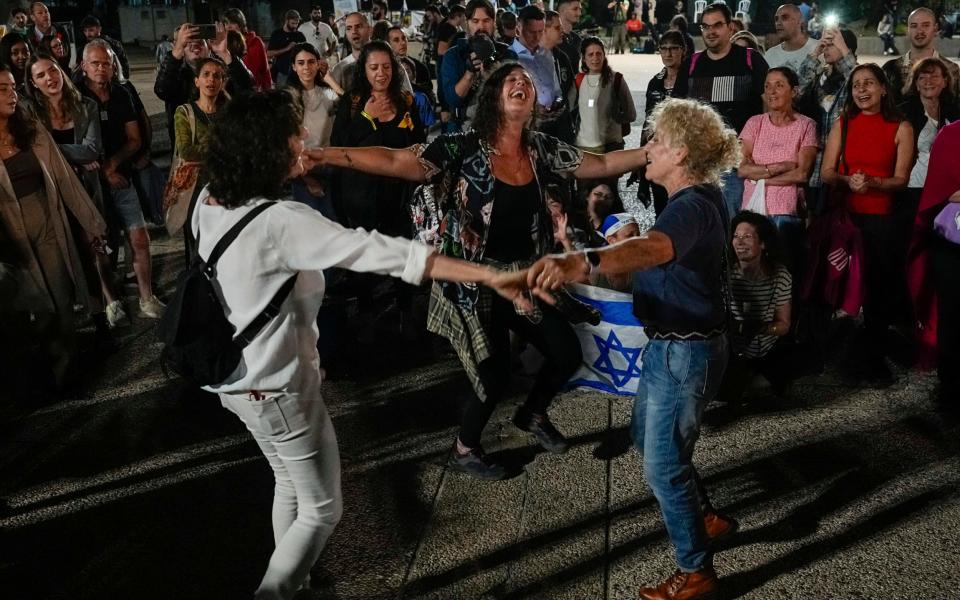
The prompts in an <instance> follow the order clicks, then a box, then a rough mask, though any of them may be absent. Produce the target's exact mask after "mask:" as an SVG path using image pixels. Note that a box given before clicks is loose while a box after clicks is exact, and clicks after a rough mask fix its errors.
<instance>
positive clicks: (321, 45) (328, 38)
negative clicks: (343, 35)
mask: <svg viewBox="0 0 960 600" xmlns="http://www.w3.org/2000/svg"><path fill="white" fill-rule="evenodd" d="M297 31H299V32H300V33H302V34H303V37H305V38H307V42H309V43H310V44H312V45H313V47H314V48H316V49H317V52H319V53H320V56H327V55H328V54H330V52H328V50H329V49H330V45H331V43H332V44H333V51H334V52H336V51H337V36H336V34H335V33H333V30H332V29H330V26H329V25H327V24H326V23H324V22H323V21H321V22H319V23H317V24H316V25H314V24H313V21H307V22H305V23H304V24H303V25H301V26H300V27H299V29H297Z"/></svg>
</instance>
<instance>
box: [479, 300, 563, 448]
mask: <svg viewBox="0 0 960 600" xmlns="http://www.w3.org/2000/svg"><path fill="white" fill-rule="evenodd" d="M541 311H542V312H543V319H542V320H541V321H540V322H539V323H533V322H531V321H530V320H529V319H528V318H527V317H524V316H521V315H518V314H517V313H516V311H515V310H514V308H513V304H512V303H510V302H508V301H506V300H504V299H503V298H500V297H499V296H495V297H494V299H493V308H492V313H493V314H492V315H491V324H490V329H489V330H488V335H489V340H490V357H489V358H488V359H487V360H485V361H483V362H481V363H480V364H479V365H478V371H479V374H480V381H481V383H482V384H483V388H484V390H485V391H486V393H487V399H486V400H480V398H478V397H477V396H476V395H475V394H473V395H471V398H470V400H468V401H467V405H466V407H465V408H464V411H463V420H462V421H461V423H460V441H461V442H462V443H463V445H464V446H467V447H468V448H476V447H478V446H479V445H480V435H481V433H483V428H484V427H486V425H487V421H489V420H490V415H492V414H493V410H494V408H496V406H497V403H498V402H500V400H502V399H503V398H504V396H506V392H507V387H508V383H509V375H510V331H514V332H515V333H517V334H519V335H521V336H523V338H524V339H525V340H526V341H528V342H530V343H531V344H533V346H534V348H536V349H537V350H539V351H540V353H541V354H543V356H544V363H543V366H542V367H541V368H540V372H539V373H537V377H536V380H535V381H534V384H533V389H531V390H530V395H529V396H528V397H527V402H526V404H525V406H526V408H527V409H528V410H529V411H530V412H532V413H534V414H538V415H545V414H546V412H547V408H548V407H549V406H550V401H551V400H553V397H554V396H556V395H557V393H558V392H559V391H560V390H561V389H562V388H563V386H564V384H565V383H566V382H567V381H569V379H570V377H571V376H572V375H573V374H574V372H576V370H577V368H578V367H579V366H580V362H581V360H582V356H581V354H580V341H579V340H578V339H577V334H576V333H574V332H573V329H572V328H571V327H570V323H569V322H568V321H567V320H566V319H565V318H564V317H563V316H562V315H560V313H559V312H557V310H556V309H554V308H553V307H551V306H541Z"/></svg>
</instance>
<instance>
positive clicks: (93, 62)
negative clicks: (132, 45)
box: [87, 60, 113, 70]
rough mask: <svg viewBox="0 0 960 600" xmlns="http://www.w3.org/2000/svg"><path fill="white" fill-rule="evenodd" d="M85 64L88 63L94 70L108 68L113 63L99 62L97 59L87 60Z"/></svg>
mask: <svg viewBox="0 0 960 600" xmlns="http://www.w3.org/2000/svg"><path fill="white" fill-rule="evenodd" d="M87 64H88V65H90V66H91V67H93V68H94V69H95V70H100V69H109V68H110V67H112V66H113V63H109V62H100V61H98V60H89V61H87Z"/></svg>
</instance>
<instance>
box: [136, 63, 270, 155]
mask: <svg viewBox="0 0 960 600" xmlns="http://www.w3.org/2000/svg"><path fill="white" fill-rule="evenodd" d="M195 78H196V74H195V73H194V72H193V68H192V67H191V66H190V65H189V64H187V62H186V61H185V60H183V59H179V60H178V59H176V58H174V57H173V54H172V53H171V54H168V55H167V56H166V57H165V58H164V59H163V62H162V63H160V70H159V71H158V72H157V81H156V83H155V84H154V85H153V93H154V94H156V95H157V97H158V98H160V99H161V100H163V102H164V106H165V108H166V112H167V131H169V132H170V143H171V144H172V143H173V140H174V133H173V113H174V111H176V110H177V107H178V106H180V105H181V104H186V103H187V102H190V101H191V100H193V99H195V98H196V97H197V95H198V94H199V92H198V91H197V86H196V85H195V84H194V83H193V80H194V79H195ZM252 89H253V75H251V74H250V71H249V70H248V69H247V67H246V66H245V65H244V64H243V61H242V60H240V59H239V58H237V57H236V56H234V57H233V60H231V61H230V64H229V65H227V92H228V93H229V94H230V95H232V96H235V95H237V94H239V93H241V92H248V91H250V90H252Z"/></svg>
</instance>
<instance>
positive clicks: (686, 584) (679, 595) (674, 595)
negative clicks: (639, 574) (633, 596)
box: [640, 567, 720, 600]
mask: <svg viewBox="0 0 960 600" xmlns="http://www.w3.org/2000/svg"><path fill="white" fill-rule="evenodd" d="M719 598H720V584H719V583H718V582H717V574H716V572H715V571H714V570H713V567H704V568H702V569H700V570H699V571H696V572H694V573H684V572H683V571H681V570H679V569H677V571H676V572H675V573H674V574H673V575H671V576H670V577H669V578H668V579H667V580H666V581H664V582H663V583H661V584H660V585H658V586H657V587H655V588H641V589H640V600H718V599H719Z"/></svg>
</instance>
